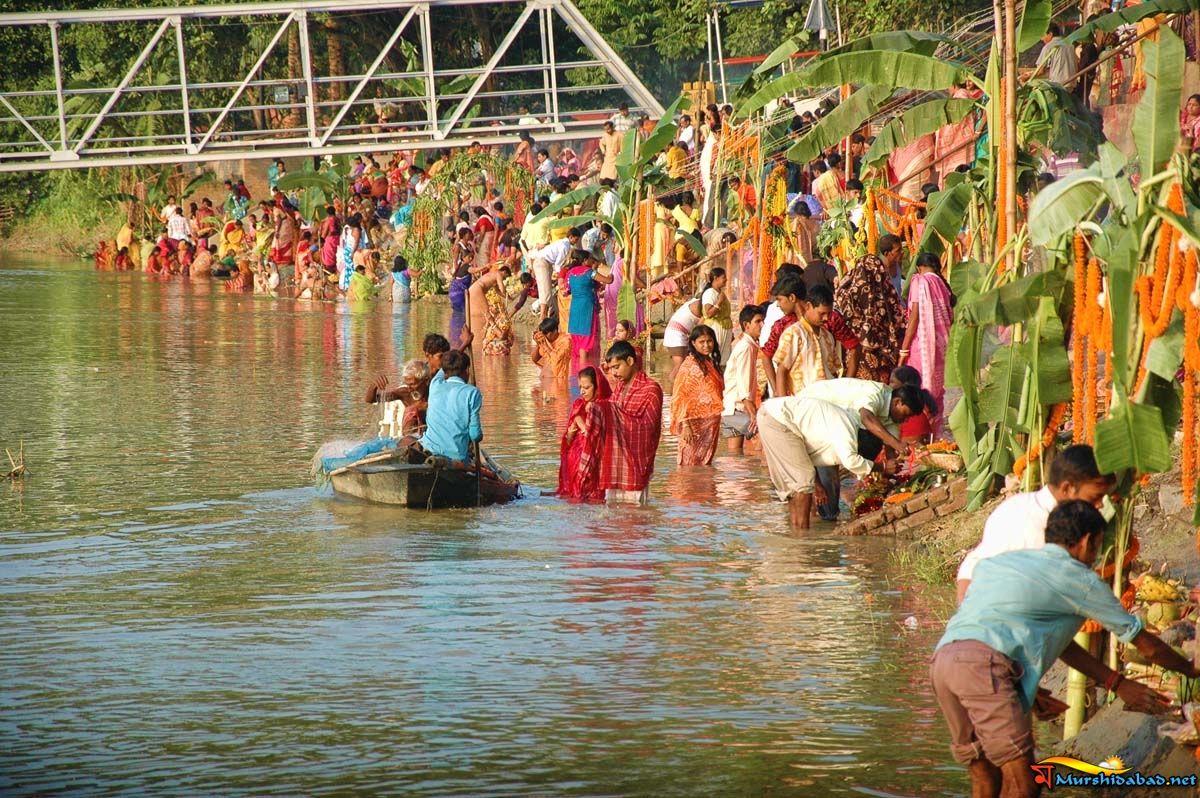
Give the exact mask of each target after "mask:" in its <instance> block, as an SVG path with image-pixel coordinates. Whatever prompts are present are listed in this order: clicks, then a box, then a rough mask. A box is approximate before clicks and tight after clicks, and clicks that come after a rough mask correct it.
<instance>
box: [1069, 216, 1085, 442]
mask: <svg viewBox="0 0 1200 798" xmlns="http://www.w3.org/2000/svg"><path fill="white" fill-rule="evenodd" d="M1086 296H1087V251H1086V249H1085V246H1084V241H1083V234H1082V233H1076V234H1075V305H1074V308H1075V310H1074V330H1073V332H1072V333H1071V356H1072V362H1073V365H1074V368H1072V369H1071V385H1072V390H1071V401H1072V408H1071V418H1073V419H1075V426H1074V429H1073V430H1072V433H1071V442H1072V443H1083V440H1084V434H1085V433H1084V425H1083V383H1084V376H1085V372H1086V371H1087V361H1086V360H1084V351H1083V339H1084V337H1085V336H1086V335H1087V330H1086V329H1085V327H1086V325H1087V301H1086Z"/></svg>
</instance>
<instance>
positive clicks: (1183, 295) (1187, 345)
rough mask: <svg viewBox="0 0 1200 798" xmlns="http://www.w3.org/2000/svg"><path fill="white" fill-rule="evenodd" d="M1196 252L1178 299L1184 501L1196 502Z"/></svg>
mask: <svg viewBox="0 0 1200 798" xmlns="http://www.w3.org/2000/svg"><path fill="white" fill-rule="evenodd" d="M1197 271H1198V267H1197V255H1196V250H1195V249H1191V250H1189V251H1188V257H1187V259H1186V271H1185V276H1184V279H1183V280H1182V283H1183V284H1182V285H1181V286H1180V287H1179V289H1178V291H1177V296H1176V303H1177V305H1178V306H1179V307H1180V308H1182V309H1183V340H1184V344H1183V463H1182V466H1183V483H1182V487H1183V500H1184V503H1186V504H1188V505H1191V504H1193V503H1195V500H1196V477H1197V472H1200V448H1198V447H1197V443H1198V441H1200V430H1198V429H1197V422H1198V421H1200V419H1198V418H1197V404H1198V403H1200V385H1197V381H1200V308H1198V307H1196V302H1194V301H1193V296H1192V294H1193V293H1195V294H1197V296H1196V297H1195V298H1196V299H1200V275H1198V274H1197Z"/></svg>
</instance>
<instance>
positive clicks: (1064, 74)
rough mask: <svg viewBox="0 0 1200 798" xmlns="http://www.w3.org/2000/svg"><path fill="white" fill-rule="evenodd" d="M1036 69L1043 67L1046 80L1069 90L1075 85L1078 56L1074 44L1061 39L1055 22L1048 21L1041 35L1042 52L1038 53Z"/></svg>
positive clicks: (1060, 32)
mask: <svg viewBox="0 0 1200 798" xmlns="http://www.w3.org/2000/svg"><path fill="white" fill-rule="evenodd" d="M1037 65H1038V69H1039V70H1042V69H1043V68H1044V70H1045V72H1046V80H1048V81H1050V82H1051V83H1057V84H1058V85H1060V86H1062V87H1063V88H1064V89H1067V90H1070V89H1071V87H1072V86H1074V85H1075V73H1076V72H1078V71H1079V58H1078V57H1077V56H1076V55H1075V47H1074V45H1070V44H1067V43H1066V42H1064V41H1063V40H1062V31H1061V30H1060V29H1059V27H1058V24H1057V23H1055V22H1051V23H1050V27H1049V28H1047V29H1046V34H1045V35H1044V36H1042V52H1041V53H1039V54H1038V60H1037Z"/></svg>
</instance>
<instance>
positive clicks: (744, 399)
mask: <svg viewBox="0 0 1200 798" xmlns="http://www.w3.org/2000/svg"><path fill="white" fill-rule="evenodd" d="M738 325H739V326H740V327H741V328H742V334H741V336H740V337H738V339H737V341H735V342H734V344H733V349H732V351H730V353H729V362H728V363H726V364H725V394H724V397H723V401H724V407H723V408H722V409H721V433H722V434H723V435H724V436H725V439H726V440H727V441H728V444H727V445H728V447H729V451H731V452H741V451H742V446H743V445H744V444H745V442H746V438H747V437H750V438H753V437H754V436H755V435H756V434H757V433H758V421H757V420H756V419H755V415H756V414H757V413H758V403H759V400H760V398H761V396H762V388H763V385H764V384H765V382H766V381H765V380H763V381H762V382H759V379H758V370H759V365H758V352H759V346H758V334H759V332H761V328H762V325H763V309H762V307H761V306H759V305H746V306H745V307H744V308H742V310H741V313H739V314H738Z"/></svg>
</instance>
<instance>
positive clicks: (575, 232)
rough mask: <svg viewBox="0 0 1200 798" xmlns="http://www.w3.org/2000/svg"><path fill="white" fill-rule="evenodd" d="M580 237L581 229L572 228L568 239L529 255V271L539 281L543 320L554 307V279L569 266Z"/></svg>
mask: <svg viewBox="0 0 1200 798" xmlns="http://www.w3.org/2000/svg"><path fill="white" fill-rule="evenodd" d="M580 236H581V233H580V231H579V228H578V227H572V228H571V229H570V230H568V231H567V237H566V238H560V239H559V240H557V241H552V242H551V243H549V244H547V245H546V246H544V247H542V248H541V249H535V250H534V251H532V252H530V253H529V264H530V265H529V269H530V271H532V272H533V279H535V280H537V287H538V304H539V305H540V310H541V316H542V318H543V319H544V318H546V317H547V316H549V315H550V308H551V307H552V306H553V302H552V297H553V294H554V278H555V277H557V276H558V273H559V271H561V270H562V268H563V266H565V265H566V264H567V260H568V259H569V258H570V257H571V250H573V249H575V248H577V247H578V246H579V239H580Z"/></svg>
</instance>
